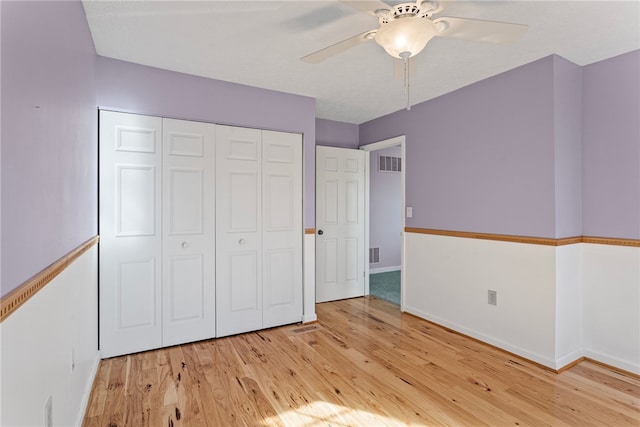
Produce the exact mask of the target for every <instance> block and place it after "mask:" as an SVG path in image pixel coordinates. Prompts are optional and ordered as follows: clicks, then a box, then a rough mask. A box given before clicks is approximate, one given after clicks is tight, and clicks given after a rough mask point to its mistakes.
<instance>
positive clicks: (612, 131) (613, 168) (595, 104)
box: [582, 50, 640, 239]
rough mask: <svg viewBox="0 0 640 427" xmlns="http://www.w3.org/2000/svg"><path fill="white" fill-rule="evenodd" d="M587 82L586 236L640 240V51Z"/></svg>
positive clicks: (600, 67) (589, 75)
mask: <svg viewBox="0 0 640 427" xmlns="http://www.w3.org/2000/svg"><path fill="white" fill-rule="evenodd" d="M582 78H583V81H582V90H583V92H582V93H583V110H582V134H583V146H582V150H583V158H582V170H583V181H582V189H583V193H582V199H583V200H582V208H583V217H582V221H583V234H584V235H586V236H604V237H619V238H630V239H640V50H636V51H634V52H630V53H627V54H624V55H620V56H618V57H615V58H611V59H608V60H605V61H602V62H598V63H595V64H591V65H587V66H585V67H584V69H583V76H582Z"/></svg>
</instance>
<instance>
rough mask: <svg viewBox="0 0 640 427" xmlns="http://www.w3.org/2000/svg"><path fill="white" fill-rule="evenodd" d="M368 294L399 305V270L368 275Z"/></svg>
mask: <svg viewBox="0 0 640 427" xmlns="http://www.w3.org/2000/svg"><path fill="white" fill-rule="evenodd" d="M369 293H370V294H371V295H372V296H374V297H378V298H380V299H383V300H386V301H389V302H392V303H394V304H396V305H400V270H397V271H389V272H386V273H376V274H370V275H369Z"/></svg>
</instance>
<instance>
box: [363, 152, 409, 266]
mask: <svg viewBox="0 0 640 427" xmlns="http://www.w3.org/2000/svg"><path fill="white" fill-rule="evenodd" d="M401 154H402V153H401V150H400V146H396V147H390V148H384V149H382V150H377V151H372V152H371V153H370V156H371V158H370V159H371V168H370V169H371V170H370V171H369V185H370V190H369V194H370V198H369V247H371V248H376V247H377V248H380V263H377V264H370V265H369V266H370V267H371V268H384V267H395V266H399V265H400V243H401V237H400V236H401V234H400V233H401V232H402V188H401V186H402V182H401V175H400V173H398V172H384V171H383V172H381V171H380V170H379V169H380V168H379V166H378V165H379V163H378V161H379V160H378V156H381V155H382V156H394V157H400V156H401Z"/></svg>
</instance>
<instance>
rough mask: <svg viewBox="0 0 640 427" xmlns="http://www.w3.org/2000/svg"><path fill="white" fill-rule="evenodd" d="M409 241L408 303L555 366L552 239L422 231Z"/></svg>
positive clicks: (446, 323)
mask: <svg viewBox="0 0 640 427" xmlns="http://www.w3.org/2000/svg"><path fill="white" fill-rule="evenodd" d="M405 245H406V246H405V248H406V252H405V262H406V269H405V272H404V273H405V275H404V279H405V282H404V294H403V302H404V304H403V307H404V310H405V311H407V312H409V313H412V314H415V315H417V316H420V317H422V318H425V319H427V320H431V321H433V322H435V323H438V324H440V325H443V326H446V327H448V328H451V329H453V330H456V331H458V332H461V333H463V334H466V335H469V336H472V337H474V338H477V339H479V340H482V341H484V342H487V343H489V344H492V345H495V346H497V347H500V348H502V349H505V350H507V351H510V352H512V353H515V354H519V355H521V356H523V357H525V358H527V359H530V360H533V361H536V362H538V363H541V364H543V365H545V366H549V367H554V366H555V351H554V350H555V348H554V347H555V337H554V333H555V311H556V307H555V280H556V277H555V274H556V272H555V261H556V257H555V250H556V248H555V247H553V246H543V245H532V244H523V243H510V242H499V241H491V240H480V239H468V238H460V237H448V236H435V235H427V234H419V233H406V235H405ZM488 290H495V291H497V305H496V306H493V305H489V304H488V303H487V291H488Z"/></svg>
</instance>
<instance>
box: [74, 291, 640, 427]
mask: <svg viewBox="0 0 640 427" xmlns="http://www.w3.org/2000/svg"><path fill="white" fill-rule="evenodd" d="M316 312H317V315H318V323H316V324H314V325H312V326H308V325H306V326H300V325H289V326H284V327H280V328H273V329H268V330H264V331H258V332H253V333H248V334H242V335H237V336H232V337H225V338H221V339H216V340H209V341H202V342H197V343H192V344H186V345H182V346H176V347H171V348H166V349H161V350H155V351H150V352H146V353H139V354H133V355H129V356H123V357H118V358H113V359H108V360H103V361H102V362H101V364H100V367H99V370H98V373H97V375H96V380H95V383H94V387H93V390H92V392H91V396H90V400H89V405H88V408H87V411H86V417H85V419H84V423H83V426H84V427H128V426H132V427H138V426H154V427H155V426H159V427H219V426H283V427H286V426H296V427H297V426H309V427H319V426H409V425H411V426H461V425H464V426H481V425H491V426H503V425H505V426H506V425H520V426H526V425H530V426H544V425H547V426H554V427H556V426H558V427H563V426H576V425H580V426H603V425H607V426H608V425H620V426H633V427H639V426H640V379H639V378H637V377H634V376H631V375H627V374H625V373H623V372H618V371H616V370H612V369H609V368H607V367H605V366H602V365H599V364H596V363H590V362H588V361H587V362H582V363H580V364H578V365H576V366H574V367H572V368H570V369H568V370H566V371H565V372H563V373H561V374H556V373H554V372H552V371H550V370H547V369H543V368H541V367H540V366H538V365H536V364H535V363H532V362H529V361H526V360H523V359H520V358H517V357H516V356H513V355H511V354H508V353H506V352H503V351H501V350H499V349H496V348H493V347H491V346H488V345H484V344H482V343H479V342H477V341H475V340H473V339H469V338H468V337H464V336H462V335H459V334H456V333H453V332H452V331H449V330H447V329H444V328H440V327H438V326H437V325H434V324H432V323H429V322H426V321H423V320H421V319H419V318H417V317H415V316H411V315H407V314H403V313H400V312H399V310H398V308H397V306H394V305H392V304H390V303H387V302H386V301H383V300H379V299H377V298H371V297H365V298H355V299H349V300H343V301H335V302H330V303H323V304H318V305H317V306H316Z"/></svg>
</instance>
